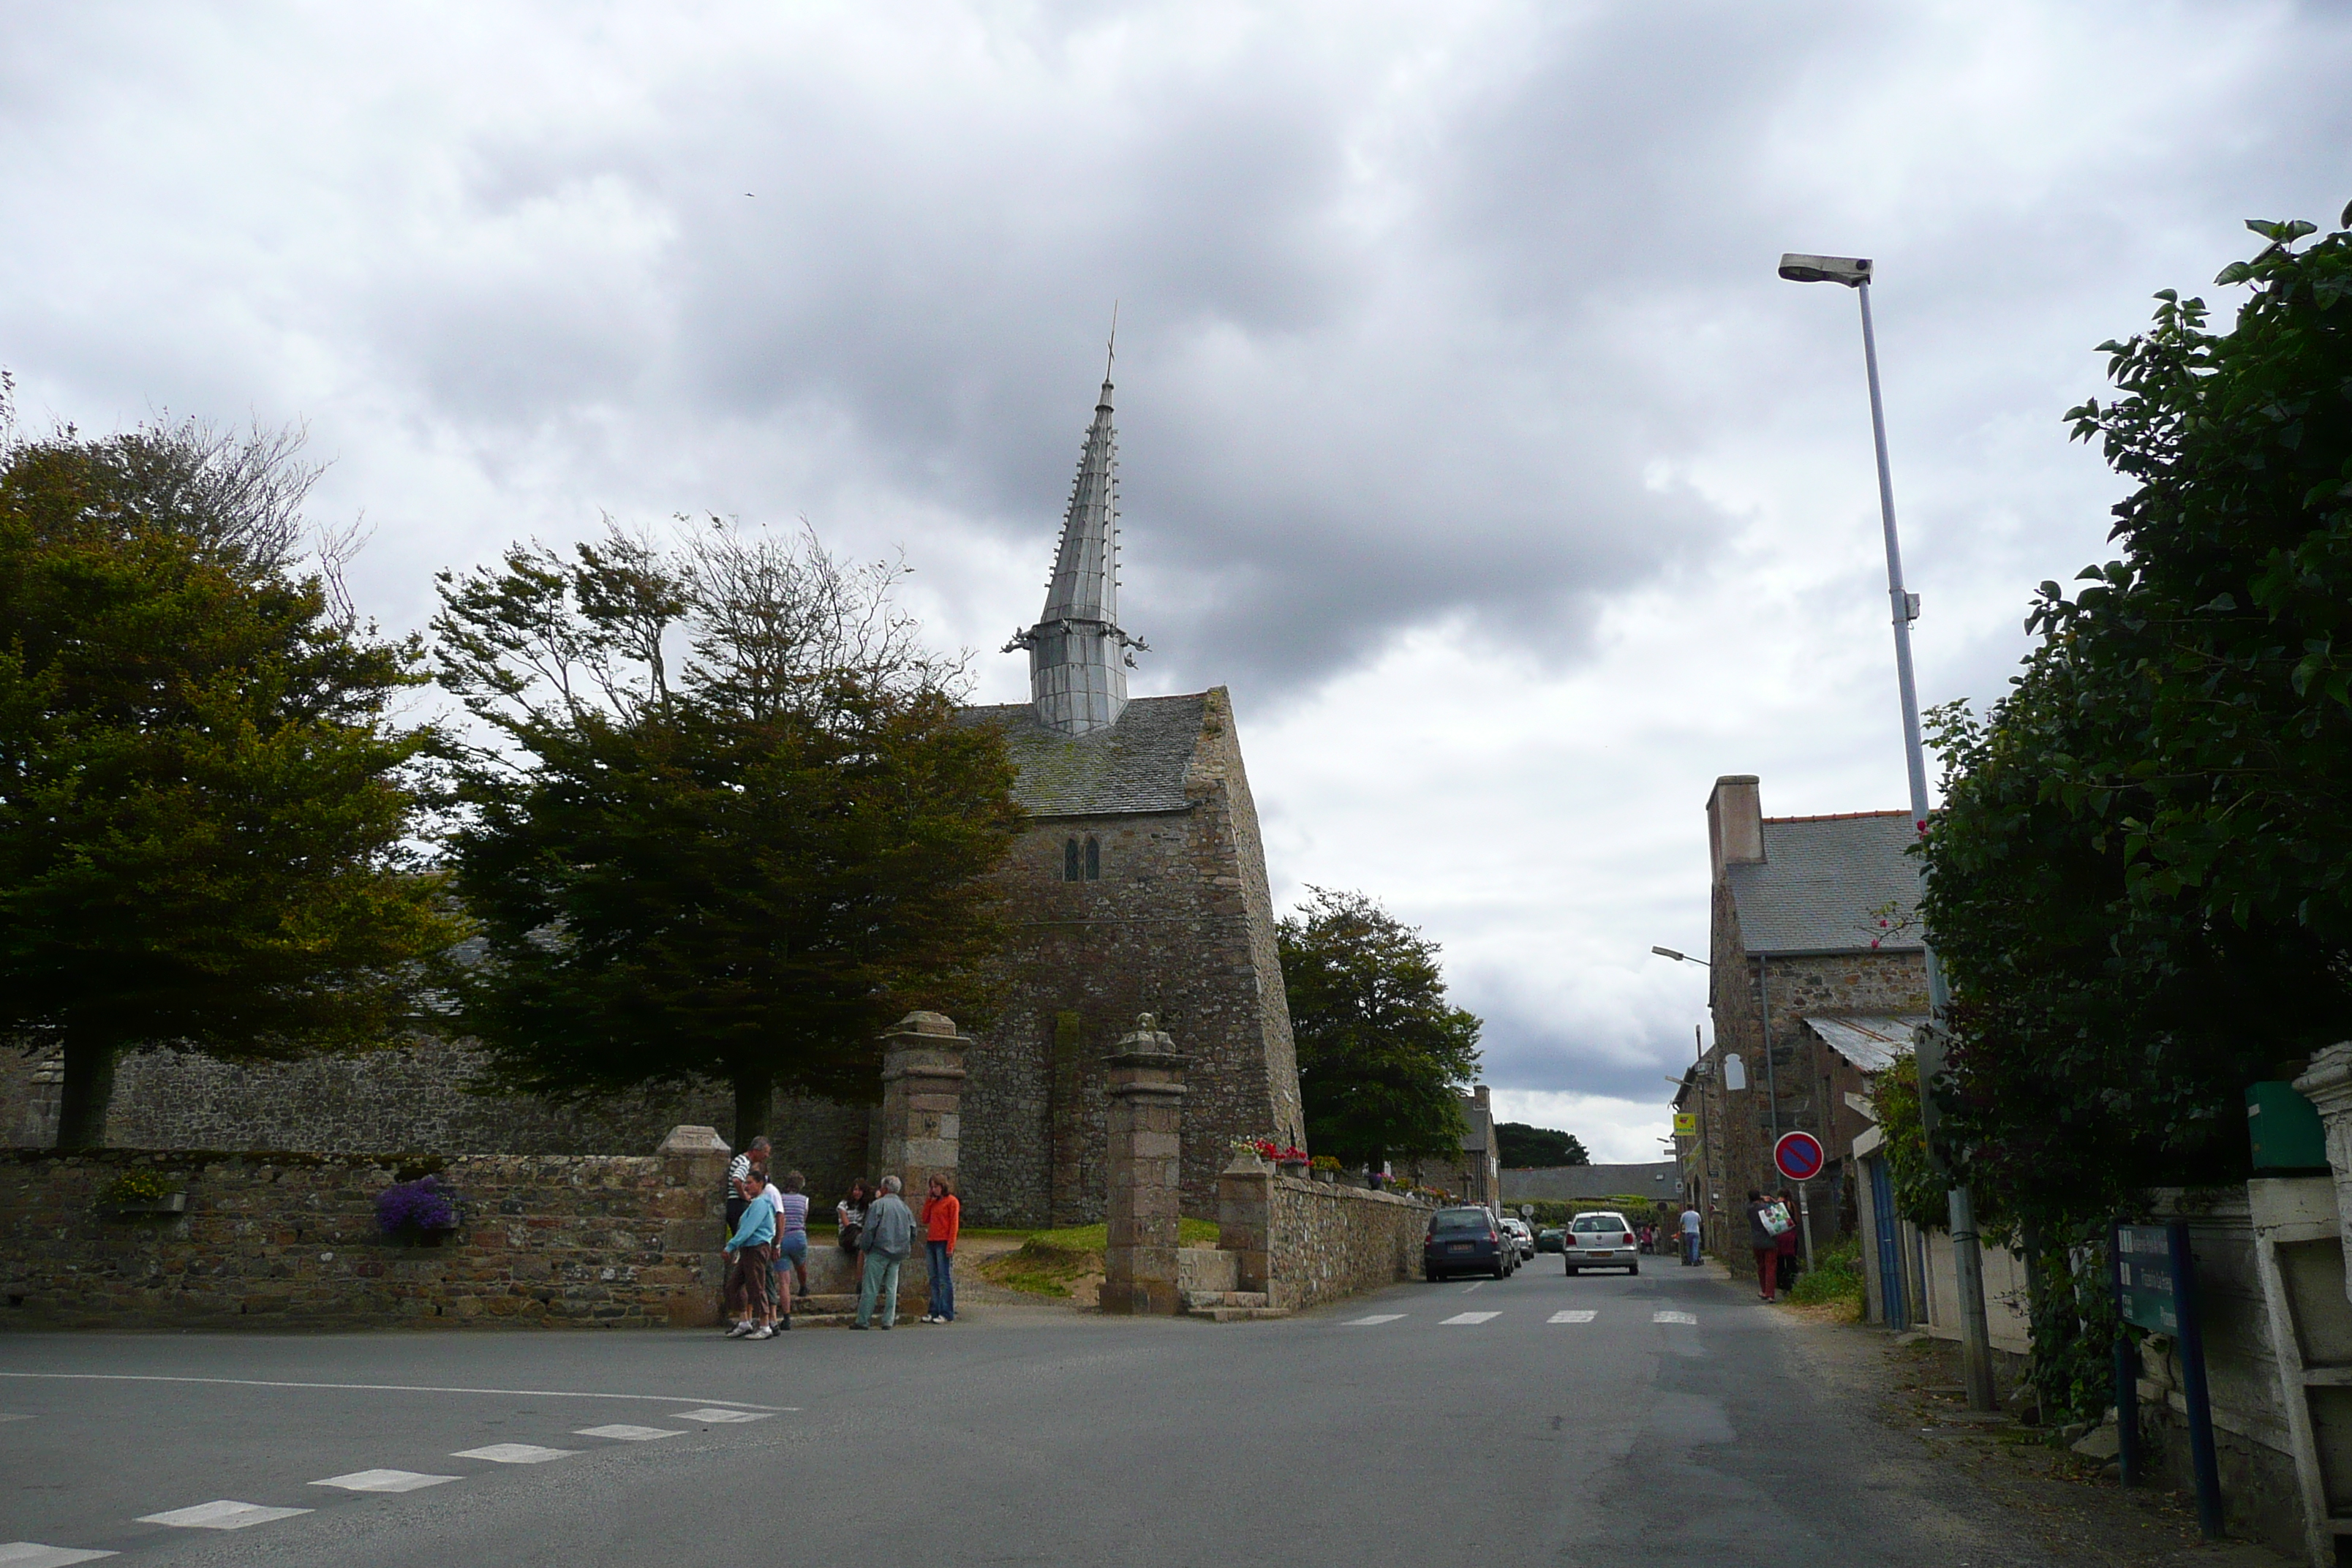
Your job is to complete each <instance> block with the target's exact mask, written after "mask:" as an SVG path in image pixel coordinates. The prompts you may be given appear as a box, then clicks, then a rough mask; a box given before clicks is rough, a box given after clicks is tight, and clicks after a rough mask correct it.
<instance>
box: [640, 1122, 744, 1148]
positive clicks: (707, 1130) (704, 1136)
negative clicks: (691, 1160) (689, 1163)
mask: <svg viewBox="0 0 2352 1568" xmlns="http://www.w3.org/2000/svg"><path fill="white" fill-rule="evenodd" d="M654 1152H655V1153H656V1154H730V1153H732V1152H734V1151H733V1150H731V1149H730V1148H729V1147H728V1146H727V1140H725V1139H724V1138H721V1137H720V1136H719V1129H718V1128H716V1127H696V1126H692V1125H682V1126H677V1127H673V1128H671V1129H670V1130H669V1136H668V1137H667V1138H665V1139H663V1140H662V1141H661V1147H659V1148H657V1149H656V1150H655V1151H654Z"/></svg>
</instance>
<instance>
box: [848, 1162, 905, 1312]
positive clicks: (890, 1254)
mask: <svg viewBox="0 0 2352 1568" xmlns="http://www.w3.org/2000/svg"><path fill="white" fill-rule="evenodd" d="M901 1185H903V1184H902V1183H900V1181H899V1180H898V1177H896V1176H885V1177H883V1178H882V1195H881V1196H880V1197H878V1198H876V1199H875V1200H874V1201H873V1202H872V1203H871V1204H868V1205H866V1228H865V1229H864V1230H863V1231H861V1232H859V1233H858V1237H857V1250H859V1251H860V1252H863V1253H864V1254H865V1255H866V1277H865V1279H863V1280H862V1281H860V1282H859V1285H858V1288H857V1323H856V1327H858V1328H861V1329H862V1328H865V1327H866V1326H867V1322H868V1321H869V1320H870V1319H872V1317H873V1316H874V1304H875V1301H876V1299H877V1297H878V1298H879V1299H880V1300H881V1303H882V1327H884V1328H886V1329H887V1328H888V1327H890V1326H891V1325H892V1324H893V1323H896V1322H897V1321H898V1266H899V1265H900V1264H902V1263H904V1262H906V1261H907V1254H908V1253H909V1252H911V1251H913V1250H914V1247H915V1211H914V1210H912V1209H910V1208H908V1206H907V1204H906V1200H905V1199H903V1198H901V1197H899V1195H898V1191H899V1188H900V1187H901Z"/></svg>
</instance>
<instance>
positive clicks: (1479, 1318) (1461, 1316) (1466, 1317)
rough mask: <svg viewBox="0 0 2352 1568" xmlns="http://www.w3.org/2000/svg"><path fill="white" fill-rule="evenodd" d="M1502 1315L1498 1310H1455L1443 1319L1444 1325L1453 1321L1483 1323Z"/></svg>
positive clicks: (1451, 1323)
mask: <svg viewBox="0 0 2352 1568" xmlns="http://www.w3.org/2000/svg"><path fill="white" fill-rule="evenodd" d="M1502 1315H1503V1314H1502V1313H1500V1312H1456V1313H1454V1315H1453V1316H1452V1317H1450V1318H1448V1319H1446V1320H1445V1326H1451V1325H1453V1324H1454V1323H1483V1322H1486V1321H1487V1320H1488V1319H1490V1318H1499V1317H1501V1316H1502Z"/></svg>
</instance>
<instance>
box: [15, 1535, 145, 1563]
mask: <svg viewBox="0 0 2352 1568" xmlns="http://www.w3.org/2000/svg"><path fill="white" fill-rule="evenodd" d="M117 1555H119V1553H117V1552H83V1551H80V1550H79V1549H77V1548H75V1547H71V1546H44V1545H42V1544H41V1543H40V1542H37V1541H0V1568H70V1565H71V1564H73V1563H95V1562H96V1561H98V1559H100V1558H101V1557H113V1556H117Z"/></svg>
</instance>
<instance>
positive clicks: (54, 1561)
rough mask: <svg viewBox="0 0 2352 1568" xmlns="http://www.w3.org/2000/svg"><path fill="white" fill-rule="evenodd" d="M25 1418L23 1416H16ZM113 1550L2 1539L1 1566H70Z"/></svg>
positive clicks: (95, 1558)
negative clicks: (90, 1550) (101, 1550)
mask: <svg viewBox="0 0 2352 1568" xmlns="http://www.w3.org/2000/svg"><path fill="white" fill-rule="evenodd" d="M16 1419H18V1420H20V1421H21V1420H23V1419H24V1417H23V1416H21V1415H20V1416H18V1417H16ZM114 1555H116V1554H115V1553H114V1552H82V1551H79V1550H77V1549H75V1548H73V1547H71V1546H44V1545H42V1544H41V1543H40V1542H37V1541H0V1568H68V1564H69V1563H95V1562H96V1561H98V1559H100V1558H101V1557H112V1556H114Z"/></svg>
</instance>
